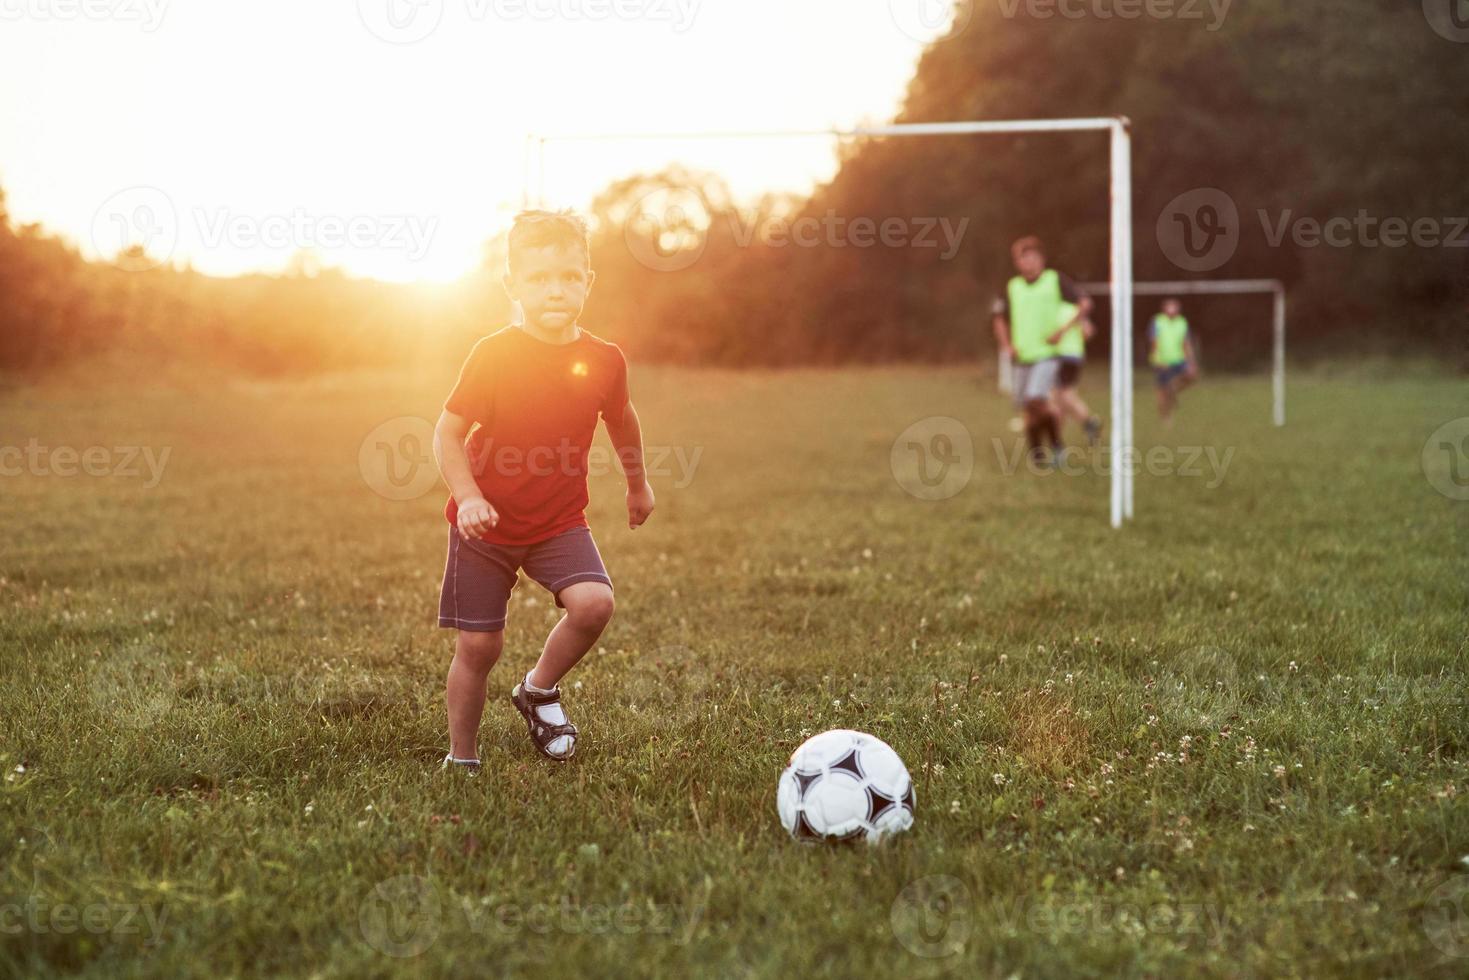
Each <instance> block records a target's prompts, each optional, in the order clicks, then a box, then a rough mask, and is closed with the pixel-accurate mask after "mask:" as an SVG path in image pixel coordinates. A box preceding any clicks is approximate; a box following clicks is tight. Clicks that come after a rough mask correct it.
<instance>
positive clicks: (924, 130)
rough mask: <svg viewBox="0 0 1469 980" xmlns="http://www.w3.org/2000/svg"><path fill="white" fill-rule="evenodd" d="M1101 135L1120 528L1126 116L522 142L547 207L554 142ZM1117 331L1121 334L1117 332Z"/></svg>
mask: <svg viewBox="0 0 1469 980" xmlns="http://www.w3.org/2000/svg"><path fill="white" fill-rule="evenodd" d="M1075 132H1105V133H1107V134H1108V136H1109V145H1108V161H1109V169H1110V218H1109V221H1110V225H1111V231H1110V250H1109V266H1110V268H1109V270H1108V272H1109V279H1108V287H1109V291H1110V293H1111V296H1112V323H1113V324H1114V329H1113V331H1112V352H1111V356H1112V369H1111V382H1112V418H1113V420H1114V421H1113V424H1112V432H1111V455H1112V466H1111V508H1110V509H1111V523H1112V527H1114V528H1120V527H1121V526H1122V524H1123V522H1124V521H1125V520H1128V519H1130V518H1131V517H1132V512H1133V507H1132V486H1133V474H1132V472H1131V470H1132V467H1131V465H1129V461H1130V460H1131V459H1132V457H1133V438H1132V386H1133V381H1132V298H1133V288H1132V287H1133V282H1132V133H1131V123H1130V122H1129V121H1128V119H1127V118H1126V117H1124V116H1096V117H1085V118H1072V119H1006V120H977V119H976V120H967V121H957V122H927V123H894V124H892V125H887V126H859V127H855V128H852V129H787V130H780V129H772V130H744V131H738V130H736V131H691V132H646V133H617V132H603V133H554V134H551V133H547V134H531V135H529V136H528V137H527V139H526V149H525V188H524V195H523V201H524V203H525V206H526V207H532V206H536V207H544V206H545V199H546V147H547V145H548V144H550V143H553V142H559V143H571V142H607V141H618V140H640V141H657V140H666V141H677V140H760V139H791V138H803V137H804V138H810V137H829V138H834V139H853V138H860V137H908V136H1001V135H1014V134H1020V133H1075ZM1118 326H1120V327H1121V328H1122V329H1117V327H1118Z"/></svg>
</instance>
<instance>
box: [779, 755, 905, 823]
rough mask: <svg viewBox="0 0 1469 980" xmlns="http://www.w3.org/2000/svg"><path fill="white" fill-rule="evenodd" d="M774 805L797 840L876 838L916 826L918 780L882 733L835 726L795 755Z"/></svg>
mask: <svg viewBox="0 0 1469 980" xmlns="http://www.w3.org/2000/svg"><path fill="white" fill-rule="evenodd" d="M775 806H776V809H777V810H779V811H780V822H781V824H782V825H783V826H784V827H785V829H786V830H787V831H789V832H790V835H791V836H792V837H794V838H795V839H796V840H799V841H818V840H829V841H831V840H835V841H856V840H865V841H867V843H869V844H877V843H879V842H881V841H882V840H883V839H884V838H886V837H888V836H890V835H892V834H897V833H901V832H903V831H905V830H907V829H908V828H909V827H911V826H913V780H912V779H911V778H910V777H909V776H908V767H907V766H905V765H903V760H902V759H900V758H898V753H896V752H894V751H893V749H892V746H890V745H888V744H887V743H886V742H884V741H883V740H882V739H880V738H878V737H877V736H875V735H868V734H866V733H865V732H854V731H850V730H849V729H846V728H836V729H833V730H831V731H829V732H822V733H821V734H820V735H814V736H812V737H811V738H809V739H807V740H806V741H805V742H803V743H802V744H801V747H800V748H798V749H796V751H795V753H794V754H792V755H791V763H790V765H788V766H786V770H785V772H783V773H781V774H780V783H779V784H778V785H777V786H776V790H775Z"/></svg>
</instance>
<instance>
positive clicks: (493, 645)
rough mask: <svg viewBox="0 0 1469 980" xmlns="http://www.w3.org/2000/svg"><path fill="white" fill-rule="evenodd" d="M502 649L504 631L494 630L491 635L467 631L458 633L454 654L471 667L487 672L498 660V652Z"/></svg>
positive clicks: (503, 645)
mask: <svg viewBox="0 0 1469 980" xmlns="http://www.w3.org/2000/svg"><path fill="white" fill-rule="evenodd" d="M503 649H505V631H504V630H495V631H494V632H492V633H475V632H472V631H469V630H460V631H459V640H458V647H457V650H456V652H457V653H458V655H459V656H461V657H463V658H464V660H465V661H466V662H467V663H468V664H469V665H470V666H471V667H474V668H476V669H479V670H489V669H490V668H491V667H493V666H495V662H496V661H497V660H499V659H500V651H502V650H503Z"/></svg>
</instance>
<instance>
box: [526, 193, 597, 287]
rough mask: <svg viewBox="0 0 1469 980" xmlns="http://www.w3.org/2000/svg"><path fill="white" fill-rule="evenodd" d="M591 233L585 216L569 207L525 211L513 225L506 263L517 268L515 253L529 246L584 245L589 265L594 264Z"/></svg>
mask: <svg viewBox="0 0 1469 980" xmlns="http://www.w3.org/2000/svg"><path fill="white" fill-rule="evenodd" d="M590 240H591V233H590V232H589V231H588V229H587V222H586V219H585V218H583V217H582V216H581V215H579V214H577V213H576V212H575V211H573V210H572V209H570V208H567V209H565V210H563V211H534V210H533V211H522V212H520V213H519V214H517V215H516V216H515V223H514V224H513V225H511V226H510V238H509V241H508V242H507V245H506V255H505V264H506V266H507V267H508V268H509V270H510V272H511V273H512V274H513V273H514V272H515V256H516V253H518V252H520V251H523V250H524V249H527V248H547V247H551V246H554V247H556V248H575V249H581V253H582V255H583V257H585V258H586V260H587V265H591V264H592V247H591V242H590Z"/></svg>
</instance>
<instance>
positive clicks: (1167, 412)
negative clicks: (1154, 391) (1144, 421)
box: [1158, 384, 1174, 422]
mask: <svg viewBox="0 0 1469 980" xmlns="http://www.w3.org/2000/svg"><path fill="white" fill-rule="evenodd" d="M1173 401H1174V395H1173V386H1172V385H1171V384H1170V385H1161V386H1160V387H1159V388H1158V418H1160V419H1162V420H1163V421H1164V422H1169V421H1172V418H1173Z"/></svg>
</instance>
